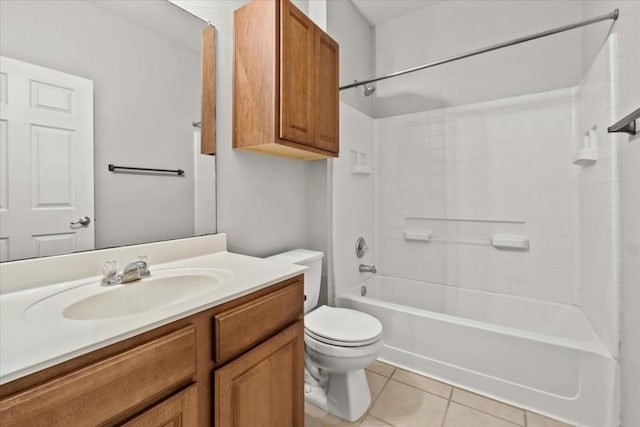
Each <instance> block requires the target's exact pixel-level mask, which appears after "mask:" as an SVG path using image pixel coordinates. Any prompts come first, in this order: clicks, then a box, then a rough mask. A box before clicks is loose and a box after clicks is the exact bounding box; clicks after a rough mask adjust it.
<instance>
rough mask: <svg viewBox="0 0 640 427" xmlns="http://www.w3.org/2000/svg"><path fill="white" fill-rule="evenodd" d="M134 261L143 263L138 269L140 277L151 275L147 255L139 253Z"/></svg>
mask: <svg viewBox="0 0 640 427" xmlns="http://www.w3.org/2000/svg"><path fill="white" fill-rule="evenodd" d="M136 261H139V262H141V263H142V264H143V265H144V266H143V267H142V269H141V270H140V277H149V276H150V275H151V272H150V271H149V265H150V264H149V257H148V256H147V255H139V256H138V258H137V259H136Z"/></svg>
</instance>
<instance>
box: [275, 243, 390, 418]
mask: <svg viewBox="0 0 640 427" xmlns="http://www.w3.org/2000/svg"><path fill="white" fill-rule="evenodd" d="M322 257H323V254H322V252H316V251H310V250H306V249H296V250H293V251H289V252H285V253H282V254H278V255H274V256H272V257H269V258H267V259H269V260H272V261H278V262H286V263H289V264H301V265H305V266H307V267H309V269H308V270H307V271H306V272H305V274H304V294H305V302H304V312H305V316H304V344H305V346H304V347H305V399H306V400H307V401H309V402H311V403H313V404H314V405H316V406H318V407H320V408H323V409H325V410H327V411H328V412H330V413H331V414H333V415H335V416H337V417H340V418H343V419H345V420H348V421H355V420H357V419H358V418H360V417H361V416H362V415H363V414H364V413H365V411H366V410H367V408H368V407H369V404H370V403H371V395H370V393H369V384H368V383H367V378H366V376H365V374H364V368H365V367H366V366H368V365H369V364H370V363H371V362H373V361H374V360H375V359H376V357H377V356H378V352H379V351H380V349H381V348H382V324H381V323H380V321H378V319H376V318H375V317H373V316H370V315H368V314H366V313H361V312H359V311H356V310H351V309H346V308H337V307H329V306H327V305H323V306H320V307H318V308H316V305H317V304H318V296H319V294H320V276H321V270H322Z"/></svg>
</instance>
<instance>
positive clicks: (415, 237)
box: [404, 230, 431, 242]
mask: <svg viewBox="0 0 640 427" xmlns="http://www.w3.org/2000/svg"><path fill="white" fill-rule="evenodd" d="M404 240H411V241H415V242H428V241H429V240H431V230H405V231H404Z"/></svg>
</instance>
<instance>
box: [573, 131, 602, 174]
mask: <svg viewBox="0 0 640 427" xmlns="http://www.w3.org/2000/svg"><path fill="white" fill-rule="evenodd" d="M597 160H598V132H597V128H596V126H594V127H592V128H591V129H589V130H588V131H587V132H585V133H584V135H583V136H582V139H581V140H580V139H579V140H578V147H577V149H576V151H575V153H574V155H573V163H574V164H576V165H578V166H582V167H583V168H586V167H589V166H593V165H594V164H595V163H596V161H597Z"/></svg>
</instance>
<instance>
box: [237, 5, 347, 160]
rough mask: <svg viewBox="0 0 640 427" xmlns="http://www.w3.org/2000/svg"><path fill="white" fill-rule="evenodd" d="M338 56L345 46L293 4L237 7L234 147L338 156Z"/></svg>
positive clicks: (316, 156)
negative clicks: (339, 46) (340, 48)
mask: <svg viewBox="0 0 640 427" xmlns="http://www.w3.org/2000/svg"><path fill="white" fill-rule="evenodd" d="M338 58H339V48H338V44H337V43H336V42H335V41H334V40H333V39H332V38H331V37H329V36H328V35H327V34H326V33H325V32H324V31H322V30H321V29H320V28H319V27H318V26H317V25H315V24H314V23H313V22H312V21H311V20H310V19H309V18H308V17H307V16H306V15H305V14H304V13H302V12H301V11H300V10H299V9H297V8H296V7H295V6H294V5H293V4H291V2H290V1H289V0H255V1H253V2H251V3H249V4H247V5H245V6H243V7H241V8H240V9H238V10H236V11H235V14H234V60H233V70H234V71H233V72H234V74H233V147H234V148H236V149H242V150H250V151H256V152H262V153H267V154H274V155H278V156H284V157H290V158H296V159H305V160H312V159H322V158H327V157H337V156H338V153H339V87H338V86H339V83H338Z"/></svg>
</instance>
